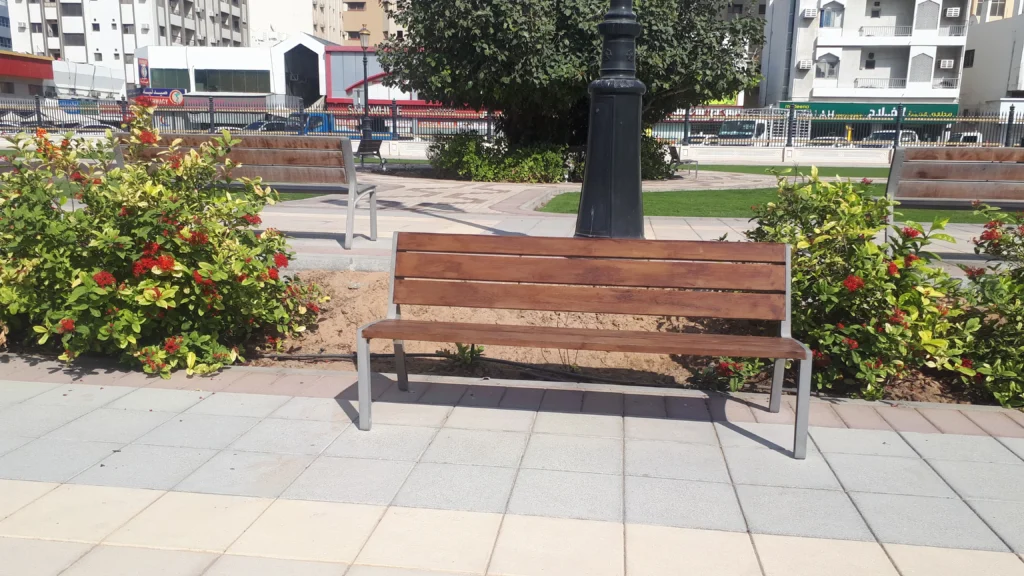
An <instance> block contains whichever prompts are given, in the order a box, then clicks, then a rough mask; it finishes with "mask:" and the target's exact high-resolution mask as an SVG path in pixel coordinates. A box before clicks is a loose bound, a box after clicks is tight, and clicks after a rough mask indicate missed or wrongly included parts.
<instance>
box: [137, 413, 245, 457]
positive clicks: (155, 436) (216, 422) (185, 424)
mask: <svg viewBox="0 0 1024 576" xmlns="http://www.w3.org/2000/svg"><path fill="white" fill-rule="evenodd" d="M257 422H259V419H258V418H246V417H243V416H215V415H212V414H179V415H177V416H175V417H173V418H171V419H170V420H168V421H167V422H165V423H163V424H161V425H160V426H157V427H156V428H154V429H153V430H152V431H151V432H149V433H148V434H146V435H144V436H142V437H141V438H139V439H138V440H136V441H135V443H136V444H153V445H156V446H180V447H183V448H210V449H214V450H220V449H222V448H226V447H227V446H228V445H229V444H231V443H232V442H234V441H235V440H237V439H238V438H239V437H240V436H241V435H242V434H244V433H245V432H246V431H247V430H249V429H250V428H252V427H253V426H255V425H256V423H257Z"/></svg>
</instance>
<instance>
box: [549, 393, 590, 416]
mask: <svg viewBox="0 0 1024 576" xmlns="http://www.w3.org/2000/svg"><path fill="white" fill-rule="evenodd" d="M582 409H583V391H582V390H546V391H545V392H544V399H543V400H541V403H540V410H542V411H544V412H564V413H568V414H578V413H579V412H580V410H582Z"/></svg>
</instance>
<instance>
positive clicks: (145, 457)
mask: <svg viewBox="0 0 1024 576" xmlns="http://www.w3.org/2000/svg"><path fill="white" fill-rule="evenodd" d="M215 454H217V451H216V450H204V449H200V448H175V447H172V446H147V445H143V444H131V445H129V446H125V447H124V448H122V449H121V450H120V451H118V452H115V453H114V454H111V455H110V456H107V457H106V458H104V459H103V460H101V461H100V462H99V463H98V464H96V465H95V466H93V467H92V468H89V469H88V470H86V471H85V472H82V473H81V474H79V475H78V476H75V477H74V478H73V479H72V480H71V482H73V483H75V484H90V485H93V486H120V487H123V488H151V489H153V490H170V489H171V488H173V487H174V486H176V485H177V484H178V483H179V482H181V481H182V480H184V479H185V478H186V477H187V476H188V475H189V474H191V473H192V472H195V470H196V469H197V468H199V467H200V466H202V465H203V463H205V462H206V461H207V460H209V459H210V458H213V456H214V455H215Z"/></svg>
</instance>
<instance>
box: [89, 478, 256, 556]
mask: <svg viewBox="0 0 1024 576" xmlns="http://www.w3.org/2000/svg"><path fill="white" fill-rule="evenodd" d="M270 503H271V500H268V499H265V498H249V497H245V496H221V495H215V494H194V493H191V492H168V493H167V494H165V495H164V496H163V497H162V498H160V499H159V500H157V501H156V502H154V503H153V505H152V506H150V507H149V508H147V509H146V510H145V511H144V512H142V513H141V514H139V515H138V516H136V517H135V518H132V520H131V521H130V522H128V523H127V524H125V525H124V526H123V527H122V528H121V529H119V530H117V531H116V532H114V533H113V534H111V535H110V537H108V538H107V539H106V541H105V542H104V543H105V544H119V545H125V546H146V547H149V548H165V549H177V550H195V551H199V552H218V553H219V552H223V551H224V550H226V549H227V547H228V546H230V545H231V543H232V542H234V541H235V539H237V538H238V537H239V536H241V535H242V533H243V532H245V529H246V528H248V527H249V526H250V525H251V524H252V523H253V522H254V521H255V520H256V518H258V517H259V516H260V514H262V513H263V511H264V510H266V509H267V507H268V506H270Z"/></svg>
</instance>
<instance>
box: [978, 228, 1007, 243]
mask: <svg viewBox="0 0 1024 576" xmlns="http://www.w3.org/2000/svg"><path fill="white" fill-rule="evenodd" d="M1002 236H1003V231H1002V230H1000V229H999V228H986V229H985V230H984V231H983V232H982V233H981V239H982V240H985V241H990V242H998V241H999V239H1000V238H1002Z"/></svg>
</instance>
